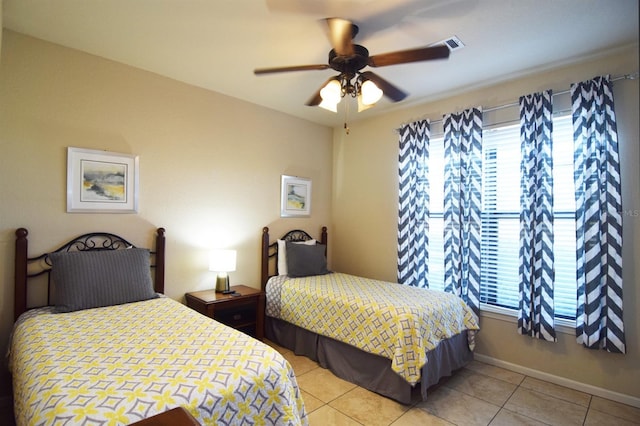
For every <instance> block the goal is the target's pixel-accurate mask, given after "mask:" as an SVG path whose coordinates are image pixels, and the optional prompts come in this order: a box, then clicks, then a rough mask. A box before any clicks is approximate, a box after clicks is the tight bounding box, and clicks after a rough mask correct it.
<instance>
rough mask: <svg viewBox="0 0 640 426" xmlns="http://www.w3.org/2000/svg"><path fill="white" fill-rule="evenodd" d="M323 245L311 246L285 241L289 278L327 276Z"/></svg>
mask: <svg viewBox="0 0 640 426" xmlns="http://www.w3.org/2000/svg"><path fill="white" fill-rule="evenodd" d="M324 252H325V245H324V244H315V245H312V246H309V245H304V244H295V243H291V242H289V241H287V270H288V273H287V275H288V276H290V277H291V278H296V277H308V276H310V275H324V274H328V273H329V270H328V269H327V258H326V256H325V254H324Z"/></svg>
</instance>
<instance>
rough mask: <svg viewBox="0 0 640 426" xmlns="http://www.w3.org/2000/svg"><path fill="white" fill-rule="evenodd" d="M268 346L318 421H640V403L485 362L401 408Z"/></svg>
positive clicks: (321, 425)
mask: <svg viewBox="0 0 640 426" xmlns="http://www.w3.org/2000/svg"><path fill="white" fill-rule="evenodd" d="M267 343H269V344H270V345H272V346H273V347H274V348H276V349H277V350H278V351H279V352H280V353H282V355H283V356H284V357H285V358H286V359H287V360H288V361H289V363H290V364H291V366H292V367H293V369H294V371H295V373H296V377H297V379H298V385H299V386H300V389H301V390H302V396H303V398H304V402H305V406H306V409H307V413H308V414H309V423H310V425H311V426H316V425H317V426H327V425H338V426H342V425H345V426H347V425H366V426H384V425H393V426H410V425H483V426H486V425H491V426H495V425H500V426H502V425H504V426H516V425H585V426H595V425H598V426H601V425H602V426H623V425H640V408H635V407H631V406H628V405H624V404H620V403H618V402H614V401H610V400H607V399H603V398H600V397H597V396H593V395H589V394H586V393H583V392H578V391H575V390H573V389H569V388H565V387H562V386H558V385H555V384H552V383H548V382H544V381H541V380H537V379H534V378H532V377H528V376H525V375H522V374H519V373H514V372H512V371H509V370H505V369H502V368H498V367H494V366H491V365H488V364H484V363H481V362H478V361H473V362H472V363H471V364H469V365H468V366H467V367H465V368H463V369H461V370H460V371H458V372H456V373H455V374H454V375H453V376H452V377H450V378H448V379H446V380H443V381H441V383H440V384H438V385H437V386H435V387H434V388H432V389H430V390H429V398H428V400H427V401H425V402H422V401H419V398H416V402H415V403H413V404H412V405H408V406H407V405H402V404H399V403H397V402H395V401H392V400H390V399H388V398H385V397H383V396H380V395H377V394H375V393H373V392H370V391H368V390H366V389H363V388H361V387H359V386H356V385H354V384H351V383H349V382H346V381H344V380H342V379H340V378H338V377H336V376H334V375H333V374H332V373H331V372H330V371H329V370H326V369H324V368H321V367H320V366H318V364H317V363H315V362H313V361H311V360H310V359H308V358H306V357H302V356H297V355H295V354H294V353H293V352H291V351H289V350H287V349H285V348H282V347H280V346H278V345H276V344H274V343H273V342H267Z"/></svg>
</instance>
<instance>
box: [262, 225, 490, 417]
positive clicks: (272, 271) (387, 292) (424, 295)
mask: <svg viewBox="0 0 640 426" xmlns="http://www.w3.org/2000/svg"><path fill="white" fill-rule="evenodd" d="M326 246H327V229H326V227H323V228H322V231H321V234H320V238H319V239H318V240H315V239H313V238H312V237H311V236H310V235H309V234H308V233H306V232H305V231H302V230H294V231H290V232H288V233H286V234H285V235H284V236H282V237H281V238H280V239H278V240H276V241H271V240H270V236H269V229H268V228H266V227H265V228H264V229H263V233H262V274H261V275H262V277H261V281H262V288H263V290H264V291H266V294H267V307H266V314H267V317H266V321H265V324H266V325H265V327H266V329H265V336H266V337H267V338H268V339H269V340H272V341H274V342H276V343H278V344H280V345H282V346H284V347H286V348H288V349H291V350H293V351H294V352H295V353H296V354H298V355H305V356H307V357H309V358H311V359H313V360H315V361H317V362H318V363H319V364H320V365H321V366H322V367H324V368H328V369H330V370H331V371H332V372H333V373H334V374H336V375H337V376H338V377H341V378H343V379H345V380H347V381H349V382H352V383H355V384H358V385H360V386H362V387H364V388H366V389H369V390H371V391H374V392H376V393H379V394H381V395H385V396H387V397H389V398H392V399H394V400H396V401H399V402H401V403H403V404H409V403H411V401H412V391H413V389H419V390H420V395H419V396H417V397H418V398H421V399H423V400H426V398H427V389H428V388H429V386H431V385H433V384H435V383H437V382H438V381H439V380H440V378H442V377H444V376H449V375H451V373H452V372H453V371H454V370H457V369H459V368H461V367H463V366H464V365H465V364H467V363H468V362H470V361H471V360H472V359H473V352H472V349H473V337H474V333H475V330H478V329H479V327H478V319H477V316H476V315H475V314H474V313H473V311H472V310H471V309H470V308H469V307H468V306H467V305H466V304H465V303H464V302H463V301H462V300H461V299H460V298H458V297H456V296H454V295H452V294H449V293H443V292H438V291H433V290H428V289H418V288H414V287H409V286H401V285H398V284H392V283H386V282H381V281H377V280H371V279H365V278H362V277H356V276H352V275H347V274H341V273H336V272H329V271H328V270H327V268H326ZM283 258H284V260H283Z"/></svg>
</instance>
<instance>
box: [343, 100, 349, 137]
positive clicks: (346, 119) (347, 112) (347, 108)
mask: <svg viewBox="0 0 640 426" xmlns="http://www.w3.org/2000/svg"><path fill="white" fill-rule="evenodd" d="M348 120H349V103H348V102H347V103H346V105H345V106H344V132H345V133H346V134H347V135H348V134H349V126H348V125H347V121H348Z"/></svg>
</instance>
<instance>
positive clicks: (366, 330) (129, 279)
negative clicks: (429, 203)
mask: <svg viewBox="0 0 640 426" xmlns="http://www.w3.org/2000/svg"><path fill="white" fill-rule="evenodd" d="M164 233H165V230H164V229H163V228H159V229H158V230H157V232H156V235H155V250H154V251H150V250H147V249H141V248H136V247H135V246H133V244H131V243H130V242H128V241H127V240H125V239H123V238H122V237H119V236H117V235H114V234H109V233H92V234H85V235H82V236H80V237H77V238H74V239H73V240H71V241H68V242H66V243H64V244H63V245H62V246H60V247H59V248H58V249H56V250H54V251H53V252H48V253H44V254H42V255H39V256H33V257H29V256H28V239H27V236H28V232H27V230H26V229H24V228H21V229H18V230H17V231H16V257H15V319H16V323H15V325H14V330H13V333H12V339H11V345H10V350H9V365H10V370H11V373H12V376H13V385H14V412H15V416H16V421H17V424H18V425H32V424H57V423H64V424H94V423H96V424H97V423H100V424H103V423H106V424H113V425H125V424H131V423H134V422H136V421H139V420H141V419H144V418H148V417H150V416H153V415H155V414H158V413H162V412H164V411H168V410H170V409H172V408H175V407H178V406H182V407H184V408H185V409H187V410H188V411H189V412H190V413H191V414H192V415H193V417H195V418H196V419H197V420H198V421H199V422H200V423H202V424H245V423H246V424H254V423H255V424H265V423H266V424H278V425H287V424H290V425H298V424H306V423H307V413H306V411H305V408H304V402H303V400H302V397H301V394H300V390H299V388H298V385H297V382H296V378H295V375H294V372H293V370H292V368H291V366H290V365H289V363H288V362H287V361H286V360H285V359H284V358H283V357H282V356H281V355H280V354H279V353H278V352H277V351H275V350H274V349H272V348H271V347H269V346H267V345H265V344H263V343H262V342H259V341H257V340H255V339H253V338H251V337H249V336H247V335H245V334H243V333H241V332H239V331H237V330H233V329H231V328H229V327H227V326H224V325H222V324H220V323H218V322H216V321H213V320H211V319H209V318H206V317H204V316H202V315H201V314H199V313H197V312H195V311H193V310H191V309H189V308H187V307H185V306H184V305H182V304H181V303H179V302H177V301H174V300H172V299H170V298H167V297H164V296H163V295H162V293H163V292H164V265H165V251H164V247H165V236H164ZM326 245H327V232H326V228H322V232H321V236H320V238H319V239H318V240H314V239H313V238H312V237H311V236H310V235H309V234H307V233H306V232H304V231H300V230H295V231H290V232H288V233H286V234H285V235H284V236H283V237H281V238H280V239H279V240H277V241H270V236H269V230H268V228H264V229H263V232H262V265H261V282H262V289H263V290H264V291H265V292H266V294H267V298H266V299H267V306H266V313H267V317H266V321H265V335H266V337H267V338H268V339H270V340H272V341H274V342H275V343H277V344H279V345H281V346H284V347H286V348H289V349H291V350H293V351H294V352H295V353H296V354H299V355H305V356H307V357H309V358H311V359H313V360H315V361H317V362H318V363H319V364H320V365H321V366H322V367H324V368H328V369H330V370H331V371H332V372H333V373H334V374H336V375H337V376H339V377H342V378H344V379H346V380H348V381H350V382H352V383H355V384H358V385H360V386H362V387H364V388H367V389H369V390H372V391H374V392H377V393H379V394H382V395H385V396H387V397H390V398H392V399H394V400H397V401H399V402H401V403H403V404H409V403H411V402H412V398H415V395H414V396H412V393H413V390H414V389H419V390H420V395H419V396H418V397H420V398H422V399H426V397H427V389H428V387H429V386H431V385H433V384H435V383H437V382H438V381H439V380H440V378H442V377H443V376H448V375H450V374H451V373H452V372H453V371H454V370H456V369H459V368H461V367H463V366H464V365H465V364H466V363H468V362H469V361H471V359H472V358H473V353H472V347H473V335H474V331H475V330H477V329H478V322H477V317H476V316H475V314H474V313H473V312H472V311H471V310H470V309H469V307H468V306H467V305H466V304H464V303H463V302H462V301H461V300H460V299H459V298H457V297H455V296H453V295H450V294H445V293H441V292H434V291H430V290H425V289H416V288H411V287H407V286H400V285H394V284H391V283H383V282H380V281H374V280H367V279H364V278H361V277H355V276H351V275H347V274H340V273H335V272H330V271H329V270H328V269H327V264H326ZM152 276H153V278H152ZM32 281H33V282H36V283H32ZM42 281H44V287H45V289H46V303H44V305H45V306H43V307H40V308H30V309H28V306H32V305H33V297H32V296H31V295H30V293H29V292H28V288H30V285H33V284H36V285H40V286H41V287H42V285H43V283H42ZM37 282H39V284H37Z"/></svg>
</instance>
